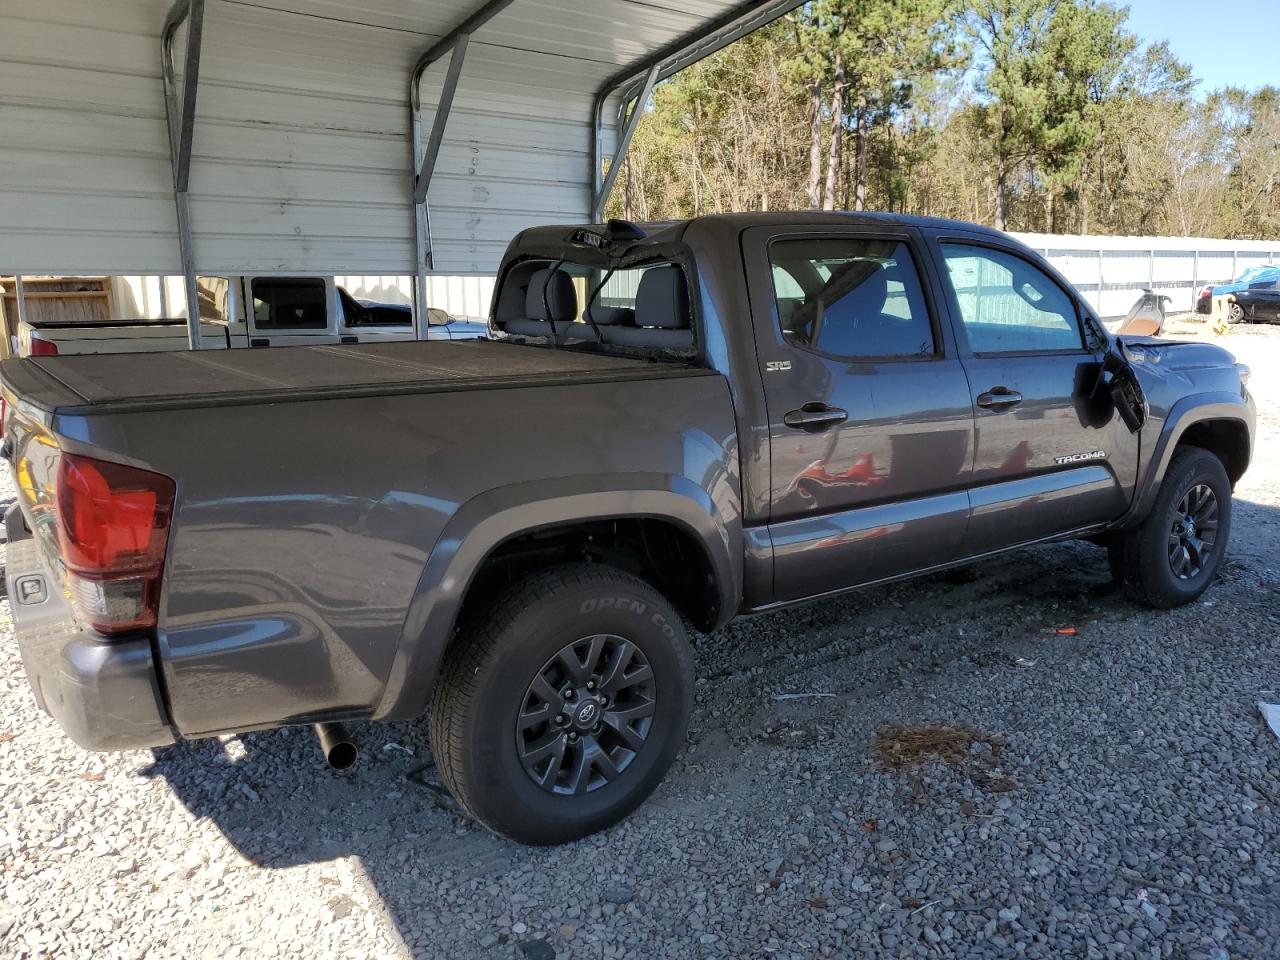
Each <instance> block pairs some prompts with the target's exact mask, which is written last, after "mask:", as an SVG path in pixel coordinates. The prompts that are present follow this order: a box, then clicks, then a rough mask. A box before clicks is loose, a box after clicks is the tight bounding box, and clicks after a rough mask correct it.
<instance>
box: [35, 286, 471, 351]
mask: <svg viewBox="0 0 1280 960" xmlns="http://www.w3.org/2000/svg"><path fill="white" fill-rule="evenodd" d="M198 286H199V292H200V304H201V310H200V313H201V324H200V330H201V346H202V347H204V348H205V349H234V348H240V347H285V346H303V345H308V344H312V345H314V344H326V343H380V342H385V341H390V340H412V339H414V332H413V310H412V308H411V307H409V306H408V305H407V304H395V303H379V302H374V301H369V300H357V299H356V298H355V297H353V296H351V294H349V293H348V292H347V291H346V290H345V289H343V288H342V287H341V286H339V285H338V283H337V282H336V281H335V280H334V278H333V277H279V276H268V277H200V278H199V279H198ZM485 331H486V324H485V323H484V322H483V321H475V320H464V319H456V318H454V317H451V316H449V314H448V313H446V312H445V311H443V310H439V309H436V308H434V307H433V308H430V309H429V310H428V333H429V336H428V339H431V340H460V339H470V338H474V337H482V336H484V335H485ZM16 339H17V343H16V344H15V352H16V353H17V355H18V356H22V357H29V356H57V355H66V354H75V353H154V352H160V351H165V350H185V349H187V346H188V341H187V321H186V320H185V319H181V318H178V319H173V318H161V319H118V320H116V319H112V320H94V321H84V320H23V321H22V322H20V323H19V324H18V330H17V334H16Z"/></svg>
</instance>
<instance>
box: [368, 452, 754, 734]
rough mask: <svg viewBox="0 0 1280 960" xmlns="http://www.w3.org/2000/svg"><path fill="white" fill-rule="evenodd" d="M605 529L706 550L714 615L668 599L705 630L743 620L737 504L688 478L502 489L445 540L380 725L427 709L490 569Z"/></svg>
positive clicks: (378, 715)
mask: <svg viewBox="0 0 1280 960" xmlns="http://www.w3.org/2000/svg"><path fill="white" fill-rule="evenodd" d="M638 484H639V485H638ZM602 524H624V525H627V526H628V528H630V529H635V530H648V531H654V530H658V529H664V530H667V531H670V532H672V534H673V535H674V536H676V537H678V538H679V540H678V541H677V542H679V543H681V544H683V545H684V546H685V547H686V548H689V549H695V550H696V551H697V553H695V554H692V555H693V556H694V557H696V558H697V562H698V564H699V572H700V574H702V575H704V576H706V577H708V578H710V581H711V582H710V583H709V584H708V585H707V586H708V594H709V596H710V597H711V603H710V604H709V608H708V609H706V610H698V609H690V608H689V605H688V603H687V601H686V602H685V603H683V604H682V603H681V602H680V599H679V598H677V597H671V596H668V599H671V600H672V602H673V604H674V605H675V606H677V608H678V609H680V610H681V613H684V614H685V615H686V616H690V619H691V620H693V621H694V622H695V623H696V624H697V625H699V626H700V627H702V628H703V629H709V628H712V627H715V626H719V625H720V624H723V623H725V622H727V621H728V620H729V619H730V618H732V617H733V615H734V614H735V613H737V611H738V608H739V606H740V605H741V597H742V558H743V543H742V524H741V513H740V511H739V510H738V508H737V501H736V498H733V499H731V500H729V501H727V502H725V501H723V500H722V501H721V502H717V501H716V500H715V499H713V497H712V495H711V494H710V493H708V492H707V491H706V490H704V489H703V488H701V487H699V486H698V485H696V484H694V483H693V482H692V481H690V480H688V479H687V478H684V477H675V476H666V475H658V474H654V475H648V476H644V477H637V476H636V475H634V474H632V475H629V476H626V477H616V478H611V477H607V476H605V477H597V476H592V477H583V478H568V479H565V478H557V479H555V480H547V481H535V482H532V483H528V484H515V485H511V486H507V487H501V488H498V489H496V490H492V491H489V492H487V493H484V494H481V495H480V496H478V497H476V498H474V499H472V500H471V501H468V502H467V503H466V504H464V505H463V506H462V507H460V508H459V509H458V511H457V512H456V513H455V514H454V516H453V518H452V519H451V520H450V522H449V523H448V524H447V525H446V526H445V528H444V530H443V531H442V533H441V535H440V537H439V538H438V539H437V541H436V544H435V546H434V548H433V549H432V551H431V554H430V556H429V557H428V559H427V562H426V564H425V566H424V568H423V572H422V575H421V577H420V579H419V582H418V586H417V589H416V590H415V591H414V596H413V599H412V601H411V602H410V605H409V610H408V614H407V615H406V618H405V623H404V627H403V629H402V632H401V637H400V642H399V646H398V648H397V650H396V655H395V658H394V660H393V663H392V667H391V671H390V674H389V676H388V680H387V685H386V688H385V690H384V692H383V696H382V698H381V700H380V702H379V704H378V706H377V708H376V709H375V711H374V718H375V719H406V718H410V717H415V716H418V715H419V714H421V713H422V712H423V711H424V710H425V709H426V706H427V703H428V700H429V699H430V692H431V688H432V686H433V685H434V683H435V678H436V676H437V674H438V671H439V668H440V663H441V661H442V659H443V657H444V654H445V651H446V650H447V649H448V646H449V644H450V643H451V642H452V641H453V639H454V636H455V633H456V630H457V628H458V626H459V625H460V623H461V622H462V620H461V618H462V616H463V615H464V612H465V607H466V603H467V599H468V597H469V596H471V597H474V596H475V594H473V592H472V591H474V590H476V589H477V588H479V589H483V588H484V585H485V582H484V579H483V577H484V574H485V571H486V569H487V568H486V564H491V563H492V562H493V561H494V559H495V558H499V559H500V558H502V557H503V556H504V550H506V549H508V548H509V547H510V545H512V544H513V543H519V542H520V541H521V540H522V538H530V537H555V536H556V535H557V534H566V533H572V532H573V531H592V532H595V531H598V530H599V529H600V526H601V525H602ZM646 579H647V578H646ZM651 582H652V581H651ZM655 586H658V585H657V584H655ZM658 589H660V590H661V589H662V588H661V587H660V586H659V587H658ZM664 592H665V591H664ZM691 614H692V615H691Z"/></svg>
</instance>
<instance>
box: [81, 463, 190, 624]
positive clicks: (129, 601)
mask: <svg viewBox="0 0 1280 960" xmlns="http://www.w3.org/2000/svg"><path fill="white" fill-rule="evenodd" d="M173 497H174V486H173V481H172V480H170V479H169V478H168V477H166V476H162V475H161V474H158V473H152V472H151V471H149V470H139V469H138V468H137V467H129V466H125V465H124V464H121V463H108V462H106V461H105V460H94V459H92V458H91V457H82V456H79V455H77V454H71V453H63V454H62V456H61V459H60V461H59V464H58V544H59V547H60V549H61V552H62V561H63V563H65V564H66V567H67V574H68V576H69V578H70V580H71V600H72V603H73V605H74V606H75V608H76V612H77V614H79V616H80V617H81V619H82V620H84V621H85V623H87V624H88V625H89V626H91V627H93V628H94V629H95V630H99V631H101V632H102V633H123V632H125V631H128V630H138V629H145V628H149V627H153V626H155V623H156V611H157V609H158V606H159V602H160V578H161V575H162V573H163V568H164V555H165V545H166V543H167V541H168V536H169V515H170V512H171V511H172V510H173Z"/></svg>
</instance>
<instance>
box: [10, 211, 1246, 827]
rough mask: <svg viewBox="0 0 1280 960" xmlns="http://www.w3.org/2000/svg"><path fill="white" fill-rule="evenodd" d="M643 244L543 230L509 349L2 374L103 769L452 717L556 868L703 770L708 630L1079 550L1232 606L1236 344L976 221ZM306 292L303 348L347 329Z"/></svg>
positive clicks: (500, 316) (32, 645) (461, 745)
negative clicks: (304, 733) (1215, 341)
mask: <svg viewBox="0 0 1280 960" xmlns="http://www.w3.org/2000/svg"><path fill="white" fill-rule="evenodd" d="M651 230H652V232H651V233H649V234H648V235H646V233H645V232H644V231H643V230H641V229H640V228H637V227H635V226H634V225H631V224H623V223H614V224H611V225H610V226H609V227H608V228H601V227H597V226H578V227H570V226H560V227H543V228H537V229H530V230H526V231H524V232H523V233H521V234H520V235H519V236H518V237H517V238H516V239H515V240H514V241H513V242H512V243H511V245H510V246H509V248H508V250H507V253H506V256H505V258H504V260H503V263H502V266H501V270H500V273H499V278H498V288H497V294H496V296H495V298H494V305H493V315H492V317H491V320H490V329H489V333H490V337H489V338H488V339H484V340H475V341H470V342H440V341H437V342H431V343H406V344H396V345H394V346H392V345H390V344H361V345H358V346H353V347H351V348H349V349H345V350H333V349H327V348H321V347H311V348H305V347H304V348H302V349H298V350H270V351H265V352H264V351H252V350H239V351H237V350H231V351H222V352H213V353H210V354H207V355H199V356H198V357H195V359H198V361H199V362H198V363H193V362H192V359H193V355H192V354H184V353H168V354H151V355H144V354H123V355H117V356H109V357H108V356H103V357H92V358H89V357H74V356H58V357H30V358H25V359H13V360H6V361H4V362H3V363H0V380H2V381H3V389H4V400H5V407H6V410H7V413H6V415H5V423H4V428H5V430H4V433H5V439H4V446H3V453H4V455H5V456H6V457H7V458H8V459H9V461H10V463H11V466H12V469H13V472H14V475H15V477H16V479H17V486H18V489H19V498H18V503H17V505H15V507H13V508H12V509H11V510H10V511H9V513H8V514H6V517H5V527H6V529H7V530H8V532H9V539H10V542H9V545H8V557H7V566H6V577H7V587H8V596H9V597H10V598H11V610H12V616H13V620H14V624H15V632H16V636H17V638H18V643H19V646H20V649H21V651H22V656H23V661H24V663H25V665H26V670H27V675H28V677H29V679H30V681H31V686H32V688H33V690H34V691H35V695H36V697H37V699H38V701H39V702H40V704H41V705H42V706H43V707H44V709H46V710H47V711H49V712H50V713H51V714H53V716H54V717H56V718H57V720H58V721H59V722H60V723H61V724H62V725H63V727H64V728H65V729H66V730H67V732H68V733H69V734H70V735H71V736H72V737H73V738H74V739H75V740H76V742H78V743H79V744H81V745H82V746H84V747H86V748H89V749H99V750H101V749H128V748H140V747H149V746H155V745H159V744H164V743H169V742H171V741H173V740H174V739H176V738H196V737H210V736H215V735H218V734H222V733H230V732H237V731H244V730H256V729H261V728H265V727H271V726H278V725H282V724H290V723H302V722H308V723H316V724H318V725H319V731H320V733H321V741H322V743H324V744H327V745H328V749H330V750H334V749H337V748H341V747H343V741H342V740H341V739H340V738H338V739H335V738H334V731H333V727H332V726H331V724H332V722H333V721H337V720H343V719H347V718H372V719H375V720H392V719H413V718H418V717H421V716H423V715H424V714H427V713H428V712H429V725H430V734H431V743H432V752H433V755H434V758H435V762H436V765H437V766H438V768H439V771H440V773H441V776H442V777H443V779H444V782H445V784H446V785H447V786H448V788H449V789H450V790H451V791H452V792H453V795H454V796H455V797H456V798H457V799H458V801H459V802H460V803H461V804H462V806H463V807H464V808H465V809H466V810H468V811H470V812H471V813H472V814H473V815H474V816H475V817H476V818H477V819H478V820H480V821H481V822H482V823H484V824H485V825H486V826H488V827H489V828H491V829H493V830H494V831H496V832H498V833H500V834H503V835H505V836H508V837H512V838H515V839H518V840H521V841H524V842H529V843H557V842H562V841H566V840H570V839H574V838H576V837H581V836H584V835H586V834H589V833H592V832H594V831H596V830H600V829H603V828H604V827H607V826H609V825H610V824H613V823H615V822H616V821H618V820H619V819H620V818H622V817H623V816H625V815H626V814H627V813H629V812H630V811H631V810H633V809H635V807H636V806H637V805H638V804H640V803H641V802H642V801H643V800H644V799H645V797H647V796H648V795H649V793H650V792H651V791H652V790H653V789H654V788H655V787H656V786H657V785H658V783H659V782H660V781H661V779H662V777H663V776H664V775H665V773H666V771H667V768H668V766H669V765H670V764H671V761H672V759H673V758H674V757H675V755H676V753H677V751H679V750H680V749H682V747H683V746H684V743H685V736H686V727H687V724H688V720H689V715H690V710H691V707H692V703H693V693H694V681H695V677H694V659H693V655H692V651H691V649H690V646H689V642H688V638H687V636H686V630H685V622H686V621H687V622H690V623H692V624H694V625H695V626H696V627H697V628H698V629H701V630H711V629H714V628H716V627H718V626H721V625H723V624H725V623H726V622H728V621H729V620H730V619H732V618H733V617H735V616H736V615H738V614H746V613H755V612H761V611H769V610H775V609H778V608H780V607H783V606H787V605H790V604H796V603H801V602H805V601H808V600H813V599H816V598H822V597H829V596H832V595H835V594H839V593H842V592H845V591H848V590H852V589H855V588H859V587H864V586H867V585H870V584H879V583H885V582H888V581H893V580H897V579H900V578H903V577H909V576H914V575H917V574H923V573H932V572H934V571H937V570H941V569H944V568H948V567H952V566H956V565H960V564H969V563H973V562H975V561H980V560H983V559H985V558H988V557H991V556H993V555H996V554H999V553H1002V552H1005V551H1008V550H1013V549H1016V548H1019V547H1023V546H1026V545H1029V544H1037V543H1045V542H1051V541H1059V540H1068V539H1082V538H1086V539H1090V540H1092V541H1094V542H1096V543H1099V544H1103V545H1105V546H1106V547H1107V548H1108V556H1109V558H1110V563H1111V569H1112V572H1113V574H1114V576H1115V577H1116V579H1117V580H1118V581H1119V582H1120V583H1121V584H1122V585H1123V587H1124V589H1125V591H1126V592H1127V593H1128V594H1129V596H1131V597H1132V598H1134V599H1135V600H1137V601H1140V602H1143V603H1146V604H1149V605H1151V606H1154V607H1173V606H1177V605H1180V604H1185V603H1189V602H1191V601H1193V600H1195V599H1196V598H1197V597H1199V596H1200V595H1201V594H1202V593H1203V591H1204V590H1205V589H1206V588H1207V587H1208V586H1209V584H1210V583H1211V582H1212V581H1213V579H1214V576H1215V574H1216V572H1217V570H1218V568H1219V566H1220V564H1221V563H1222V560H1223V556H1224V554H1225V552H1226V548H1227V543H1228V538H1229V534H1230V527H1231V509H1232V506H1231V504H1232V501H1231V497H1232V488H1233V485H1234V484H1235V482H1236V481H1237V480H1238V479H1239V478H1240V477H1241V475H1242V474H1243V473H1244V471H1245V469H1246V468H1247V466H1248V464H1249V460H1250V456H1251V452H1252V445H1253V433H1254V419H1255V412H1254V404H1253V399H1252V398H1251V396H1250V394H1249V391H1248V389H1247V381H1248V370H1247V369H1246V368H1244V367H1243V366H1241V365H1239V364H1237V363H1235V361H1234V359H1233V358H1232V356H1231V355H1230V354H1229V353H1227V352H1226V351H1225V350H1223V349H1222V348H1220V347H1218V346H1215V345H1212V344H1204V343H1175V342H1171V341H1165V340H1156V339H1152V338H1143V337H1136V338H1127V337H1114V336H1112V335H1110V334H1108V333H1107V331H1106V330H1105V328H1104V327H1103V325H1102V323H1101V321H1100V320H1099V318H1098V316H1097V314H1096V313H1095V312H1094V311H1093V310H1092V309H1091V308H1090V307H1089V306H1088V304H1087V303H1086V301H1085V300H1084V299H1083V298H1082V297H1081V295H1080V294H1079V293H1078V292H1077V291H1076V290H1074V289H1073V288H1072V287H1071V286H1070V285H1069V284H1068V283H1067V282H1066V280H1065V279H1064V278H1063V277H1062V276H1061V275H1060V274H1059V273H1057V272H1056V271H1055V270H1054V269H1053V268H1052V267H1050V266H1049V265H1048V264H1047V263H1046V262H1045V261H1044V260H1043V258H1041V257H1040V256H1038V255H1037V254H1035V253H1034V252H1033V251H1031V250H1030V249H1028V248H1027V247H1025V246H1023V245H1022V244H1020V243H1018V242H1017V241H1015V240H1013V239H1012V238H1010V237H1008V236H1006V235H1004V234H1001V233H997V232H995V231H993V230H989V229H985V228H982V227H977V226H972V225H969V224H963V223H953V222H949V221H943V220H935V219H930V218H920V217H899V216H889V215H883V216H875V215H869V214H858V215H846V214H820V213H809V212H805V213H770V214H747V215H739V216H708V217H699V218H695V219H693V220H687V221H678V222H670V223H664V224H660V225H656V226H654V227H652V228H651ZM606 288H607V289H608V291H609V294H608V297H607V298H605V297H604V295H603V291H604V290H605V289H606ZM273 289H274V290H275V291H276V292H275V294H273V295H271V296H265V295H263V294H262V291H260V290H258V289H256V288H255V290H254V297H255V299H254V301H253V302H254V303H255V306H256V305H257V304H262V305H263V307H262V308H263V310H264V311H267V310H268V308H270V311H269V312H264V314H263V315H264V316H269V317H270V318H271V319H272V320H273V322H277V326H274V327H272V328H270V329H271V330H273V331H274V330H276V329H281V328H283V329H286V330H296V329H297V328H298V326H299V324H298V323H297V322H296V321H299V320H301V321H306V320H307V318H308V316H309V313H308V311H309V310H310V311H314V312H315V313H316V314H317V315H318V314H319V313H320V311H321V307H320V306H318V305H315V304H314V303H313V302H312V305H310V306H308V303H309V301H306V300H305V299H304V298H303V297H302V296H301V295H300V293H299V292H298V291H296V290H290V289H289V288H288V287H283V288H281V287H276V288H273ZM606 299H607V302H603V303H602V302H601V301H602V300H606ZM218 436H227V437H234V438H235V442H234V443H215V442H211V439H210V438H214V437H218ZM335 448H338V449H340V451H341V456H335V455H334V451H335ZM339 753H340V755H341V756H342V758H343V760H344V762H347V761H349V760H351V759H352V755H351V751H350V746H349V745H346V746H345V748H343V749H341V750H340V751H339Z"/></svg>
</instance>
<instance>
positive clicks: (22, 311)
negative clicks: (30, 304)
mask: <svg viewBox="0 0 1280 960" xmlns="http://www.w3.org/2000/svg"><path fill="white" fill-rule="evenodd" d="M13 293H14V297H15V298H16V300H17V302H18V323H26V322H27V291H26V288H25V287H24V286H23V284H22V275H21V274H17V275H15V276H14V278H13Z"/></svg>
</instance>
